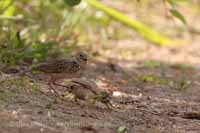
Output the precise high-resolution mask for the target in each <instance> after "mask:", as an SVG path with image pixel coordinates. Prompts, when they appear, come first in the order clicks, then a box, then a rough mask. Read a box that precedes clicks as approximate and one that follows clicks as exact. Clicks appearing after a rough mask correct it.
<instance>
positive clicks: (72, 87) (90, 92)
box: [67, 79, 112, 108]
mask: <svg viewBox="0 0 200 133" xmlns="http://www.w3.org/2000/svg"><path fill="white" fill-rule="evenodd" d="M67 89H68V90H67V91H69V92H70V93H72V94H73V95H74V96H75V100H76V101H77V100H78V99H80V100H88V101H90V102H93V103H95V102H101V103H103V104H105V105H106V106H107V107H108V108H110V106H112V105H111V103H110V99H111V97H110V95H109V94H108V93H107V92H106V91H103V90H101V89H100V88H99V87H98V86H97V85H96V83H95V82H93V81H91V80H86V79H76V80H72V81H71V82H70V83H69V84H68V86H67Z"/></svg>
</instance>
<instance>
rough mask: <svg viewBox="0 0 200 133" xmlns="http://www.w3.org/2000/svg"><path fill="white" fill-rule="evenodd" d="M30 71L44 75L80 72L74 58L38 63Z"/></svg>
mask: <svg viewBox="0 0 200 133" xmlns="http://www.w3.org/2000/svg"><path fill="white" fill-rule="evenodd" d="M32 70H36V71H42V72H45V73H69V74H70V73H76V72H78V71H79V70H80V65H79V63H78V62H77V61H76V59H74V58H68V59H59V60H53V61H50V62H45V63H40V64H38V65H36V66H34V67H33V68H32Z"/></svg>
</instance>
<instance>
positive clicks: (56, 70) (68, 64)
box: [32, 52, 88, 94]
mask: <svg viewBox="0 0 200 133" xmlns="http://www.w3.org/2000/svg"><path fill="white" fill-rule="evenodd" d="M87 60H88V57H87V54H86V53H85V52H79V53H78V54H76V55H75V56H74V57H71V58H66V59H56V60H51V61H47V62H43V63H40V64H37V65H36V66H33V67H32V70H33V71H40V72H43V73H45V74H48V75H50V76H51V79H50V81H49V85H50V87H51V89H52V90H53V91H54V92H55V93H57V92H56V91H55V89H54V88H53V85H58V84H56V80H59V79H63V78H68V79H69V78H74V77H78V76H80V72H81V71H82V70H83V69H84V68H85V66H86V64H87ZM57 94H58V93H57Z"/></svg>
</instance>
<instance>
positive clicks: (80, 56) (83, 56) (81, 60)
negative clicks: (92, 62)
mask: <svg viewBox="0 0 200 133" xmlns="http://www.w3.org/2000/svg"><path fill="white" fill-rule="evenodd" d="M76 59H77V60H78V61H79V63H80V64H83V65H85V64H87V61H88V55H87V53H86V52H83V51H81V52H79V53H77V54H76Z"/></svg>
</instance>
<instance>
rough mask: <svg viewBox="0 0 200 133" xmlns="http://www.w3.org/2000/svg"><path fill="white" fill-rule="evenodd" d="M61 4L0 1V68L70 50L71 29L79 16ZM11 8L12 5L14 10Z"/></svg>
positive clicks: (72, 41) (73, 36) (72, 44)
mask: <svg viewBox="0 0 200 133" xmlns="http://www.w3.org/2000/svg"><path fill="white" fill-rule="evenodd" d="M16 3H17V4H16ZM33 4H35V5H37V6H33ZM64 5H65V3H64V1H62V0H58V1H53V0H45V1H29V2H27V1H26V0H21V1H16V0H5V1H0V10H1V14H0V19H1V21H0V27H1V28H0V40H1V42H0V58H1V60H0V69H4V68H6V69H9V68H10V67H11V68H12V67H17V66H18V65H20V64H21V63H23V62H25V63H29V64H30V65H31V64H32V62H38V61H42V60H46V59H48V58H49V57H51V56H54V57H55V55H56V54H58V55H59V54H60V55H61V54H65V53H66V54H69V53H71V51H72V50H73V49H74V48H75V47H76V44H77V36H76V33H75V32H74V29H75V28H76V25H77V23H78V22H79V21H80V19H79V18H80V16H81V15H78V13H76V14H74V11H73V10H72V9H71V8H68V7H66V6H64ZM21 6H22V7H24V6H30V7H31V9H30V10H29V9H23V8H21ZM10 7H15V12H11V10H10ZM25 10H26V11H25ZM66 14H67V15H66ZM18 16H21V17H20V19H18ZM54 57H52V58H54Z"/></svg>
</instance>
